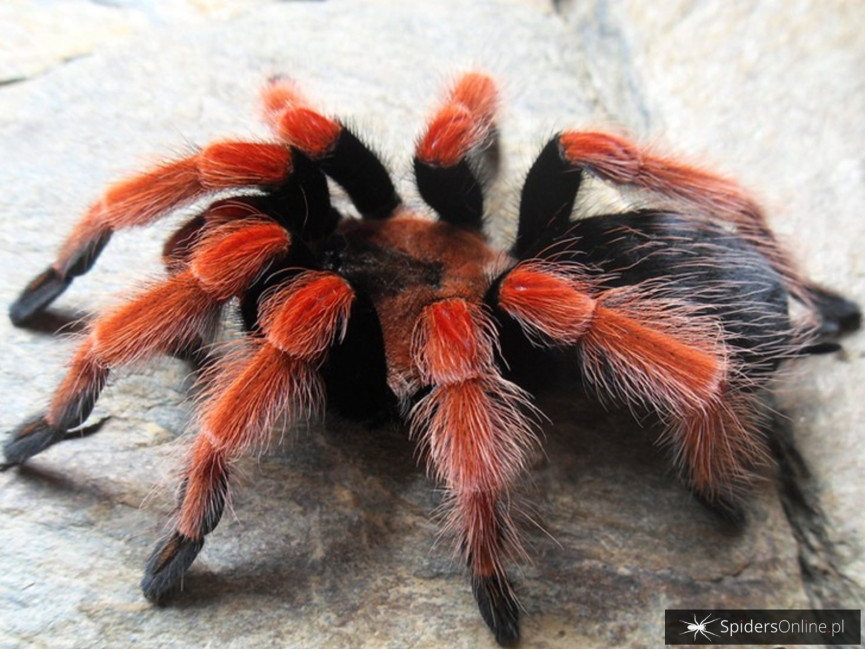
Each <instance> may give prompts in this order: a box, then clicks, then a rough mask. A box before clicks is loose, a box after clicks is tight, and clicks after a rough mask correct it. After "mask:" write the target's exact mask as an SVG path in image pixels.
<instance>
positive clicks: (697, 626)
mask: <svg viewBox="0 0 865 649" xmlns="http://www.w3.org/2000/svg"><path fill="white" fill-rule="evenodd" d="M711 615H712V614H711V613H710V614H709V615H707V616H706V617H704V618H703V619H702V620H701V621H699V622H697V614H696V613H694V621H693V622H686V621H685V620H679V622H681V623H682V624H685V625H686V626H687V627H688V630H687V631H682V633H680V634H679V635H683V634H685V633H693V634H694V640H696V639H697V634H698V633H702V634H703V637H704V638H706V640H709V641H710V642H711V640H712V639H711V638H710V637H709V636H710V635H713V636H715V637H720V636H719V635H718V634H717V633H712V632H711V631H709V630H708V629H707V628H706V626H707V625H709V624H711V623H712V622H717V621H718V620H719V619H721V618H717V617H716V618H715V619H714V620H710V619H709V618H710V617H711Z"/></svg>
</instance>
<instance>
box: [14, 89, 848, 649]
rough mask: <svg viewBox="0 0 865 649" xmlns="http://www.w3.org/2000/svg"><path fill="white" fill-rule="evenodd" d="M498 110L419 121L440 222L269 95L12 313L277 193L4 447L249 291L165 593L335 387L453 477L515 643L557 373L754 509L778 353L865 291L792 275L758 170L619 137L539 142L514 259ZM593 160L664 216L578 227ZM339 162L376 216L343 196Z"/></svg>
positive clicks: (213, 322)
mask: <svg viewBox="0 0 865 649" xmlns="http://www.w3.org/2000/svg"><path fill="white" fill-rule="evenodd" d="M497 101H498V99H497V91H496V88H495V85H494V84H493V82H492V81H491V80H490V79H489V78H488V77H486V76H484V75H482V74H478V73H470V74H466V75H464V76H462V77H461V78H460V79H459V80H458V81H457V82H456V83H455V84H454V85H453V87H452V88H451V89H450V91H449V93H448V95H447V97H446V100H445V101H444V102H443V104H442V106H441V108H440V109H439V110H438V112H436V114H435V115H434V117H433V118H432V120H431V121H430V123H429V124H428V126H427V128H426V131H425V133H424V134H423V136H422V137H421V138H420V141H419V143H418V145H417V149H416V152H415V158H414V171H415V178H416V181H417V186H418V189H419V190H420V194H421V195H422V197H423V198H424V199H425V200H426V202H427V203H429V205H430V206H432V208H433V209H434V210H435V211H436V212H437V213H438V220H430V219H428V218H424V217H422V216H421V215H420V214H419V213H417V212H415V211H413V210H412V209H411V208H409V207H407V206H405V205H404V204H403V202H402V201H401V199H400V197H399V196H398V195H397V192H396V190H395V188H394V185H393V183H392V182H391V180H390V178H389V175H388V172H387V171H386V170H385V168H384V166H383V165H382V164H381V162H380V161H379V160H378V158H377V157H376V156H375V154H373V153H372V152H371V151H370V150H369V149H368V148H367V147H366V146H365V145H364V144H362V143H361V142H360V140H358V138H357V137H356V136H355V135H354V134H352V133H351V131H349V129H348V128H346V127H345V125H343V124H342V123H341V122H339V121H337V120H335V119H333V118H330V117H327V116H325V115H323V114H321V113H320V112H317V111H316V110H314V109H313V108H311V107H310V106H309V104H308V103H307V102H306V101H304V99H303V98H302V97H301V95H300V94H299V92H298V91H297V90H296V88H295V87H294V85H293V84H292V83H291V82H289V81H287V80H285V79H274V80H272V81H271V82H270V83H269V84H268V86H267V87H266V89H265V91H264V108H265V111H264V112H265V116H266V118H267V120H268V122H269V124H270V125H271V126H272V128H273V131H274V133H275V136H276V137H275V139H274V140H273V141H271V142H239V141H226V142H217V143H215V144H211V145H209V146H207V147H205V148H204V149H202V150H201V151H200V152H199V153H197V154H196V155H193V156H191V157H188V158H184V159H181V160H177V161H174V162H170V163H167V164H163V165H162V166H159V167H157V168H155V169H153V170H151V171H149V172H146V173H143V174H141V175H139V176H135V177H132V178H130V179H128V180H125V181H122V182H120V183H118V184H116V185H113V186H111V187H110V188H109V189H108V190H107V191H106V192H105V193H104V194H103V196H102V197H101V198H100V200H98V201H97V202H96V203H95V204H94V205H93V206H92V207H91V208H90V210H89V211H88V212H87V213H86V214H85V215H84V217H83V218H82V219H81V221H80V222H79V223H78V225H77V226H76V228H75V229H74V231H73V232H72V234H71V235H70V236H69V238H68V239H67V240H66V242H65V244H64V245H63V247H62V249H61V251H60V254H59V256H58V258H57V260H56V261H55V263H54V264H53V265H52V266H50V267H49V268H48V269H47V270H46V271H45V272H43V273H42V274H41V275H39V276H38V277H37V278H36V279H34V280H33V282H31V283H30V285H29V286H28V287H27V288H26V289H25V290H24V292H23V293H22V295H21V296H20V297H19V299H18V300H17V301H16V302H15V304H13V305H12V307H11V309H10V315H11V318H12V320H13V321H14V322H15V323H16V324H20V323H24V322H26V321H27V320H29V319H30V318H32V317H33V316H34V315H35V314H37V313H39V312H40V311H42V310H43V309H44V308H45V307H47V306H48V305H49V304H50V303H51V302H52V301H53V300H54V299H55V298H57V297H58V296H59V295H60V294H61V293H62V292H63V291H64V290H65V289H66V288H67V287H68V286H69V284H70V283H71V282H72V280H73V278H74V277H76V276H78V275H81V274H83V273H85V272H86V271H87V270H88V269H89V268H90V267H91V266H92V265H93V263H94V261H95V259H96V257H97V256H98V254H99V252H100V251H101V250H102V248H103V247H104V246H105V244H106V243H107V242H108V240H109V238H110V236H111V233H112V232H114V231H115V230H117V229H121V228H125V227H130V226H139V225H146V224H149V223H151V222H153V221H155V220H156V219H158V218H159V217H161V216H163V215H165V214H167V213H169V212H171V211H172V210H174V209H175V208H177V207H179V206H182V205H188V204H192V203H195V204H199V203H200V202H201V201H202V200H204V199H207V198H208V197H210V196H213V195H214V194H216V193H220V194H225V192H230V191H231V190H240V189H243V190H247V189H249V188H258V189H259V190H261V192H260V195H256V196H246V195H241V196H237V197H234V198H231V199H224V198H222V199H219V200H215V199H214V200H211V202H210V205H209V206H208V207H207V208H206V209H203V211H202V212H201V213H200V214H199V215H198V216H195V217H194V218H192V219H191V220H190V221H188V222H187V223H185V224H184V225H183V226H182V227H181V228H180V229H179V230H177V232H175V233H174V234H173V235H172V236H171V237H170V238H169V240H168V242H167V243H166V245H165V250H164V260H165V265H166V267H167V269H168V273H167V277H166V278H165V279H164V280H163V281H161V283H158V284H156V285H155V286H153V287H151V288H149V289H147V290H145V291H144V292H142V293H140V294H138V295H137V296H136V297H134V298H132V299H130V300H129V301H128V302H126V303H124V304H121V305H120V306H117V307H115V308H113V309H111V310H109V311H108V312H106V313H103V314H102V315H100V316H99V317H98V318H97V319H96V320H95V321H94V322H93V323H92V325H91V326H90V328H89V333H88V335H87V337H86V338H85V339H84V341H83V342H82V343H81V345H80V347H79V348H78V351H77V352H76V353H75V355H74V358H73V359H72V361H71V368H70V370H69V372H68V374H67V375H66V378H65V379H64V380H63V382H62V383H61V384H60V387H59V388H58V389H57V391H56V393H55V394H54V397H53V399H52V400H51V403H50V405H49V406H48V409H47V410H46V411H45V412H44V413H42V414H40V415H38V416H36V417H34V418H32V419H30V420H28V421H27V422H25V423H23V424H22V425H21V426H19V427H18V428H17V429H16V430H15V431H14V432H13V433H12V434H11V437H10V438H9V440H8V441H7V442H6V444H5V446H4V452H5V456H6V463H7V466H8V465H15V464H20V463H22V462H25V461H26V460H27V459H28V458H30V457H32V456H33V455H35V454H37V453H39V452H41V451H43V450H45V449H46V448H48V447H49V446H51V445H52V444H54V443H56V442H59V441H61V440H63V439H64V438H65V437H66V436H67V433H68V431H69V430H70V429H72V428H75V427H77V426H80V425H81V424H83V423H84V421H85V420H86V419H87V417H88V415H89V414H90V412H91V410H92V408H93V405H94V402H95V401H96V399H97V397H98V395H99V393H100V391H101V390H102V388H103V386H104V385H105V382H106V379H107V377H108V374H109V371H110V370H111V369H112V368H117V367H119V366H122V365H128V364H130V363H134V362H138V361H142V360H146V359H148V358H151V357H153V356H155V355H158V354H163V353H178V352H189V351H190V350H196V349H200V348H201V346H202V345H204V344H207V343H209V342H210V341H212V340H213V338H214V335H215V332H216V330H217V328H218V326H219V323H220V321H221V318H222V316H223V314H224V313H225V312H226V311H227V310H228V305H229V304H235V303H236V304H238V305H239V310H240V313H241V315H242V319H243V322H244V324H245V330H246V334H245V351H244V353H242V354H240V355H238V354H230V355H227V356H226V357H225V358H224V359H222V360H218V361H215V362H214V365H213V366H212V368H211V369H210V370H209V371H208V373H207V376H208V388H207V390H206V396H205V398H204V400H203V404H202V406H201V410H200V413H199V417H198V420H197V421H198V426H199V429H200V430H199V432H198V434H197V436H196V437H195V438H194V440H193V442H192V443H191V446H190V448H189V452H188V457H187V460H186V464H185V473H184V477H183V480H182V483H181V486H180V489H179V498H178V504H177V509H176V514H175V516H174V518H173V519H172V522H171V528H170V530H171V531H170V532H169V533H168V534H167V535H166V536H165V537H164V538H163V539H162V540H161V541H160V542H159V544H158V545H157V546H156V548H155V550H154V551H153V554H152V556H151V557H150V560H149V561H148V562H147V566H146V568H145V575H144V579H143V581H142V588H143V590H144V594H145V595H146V596H147V598H148V599H150V600H152V601H154V602H156V601H159V600H161V599H162V598H163V597H164V595H165V594H166V593H167V592H168V591H170V590H171V589H172V588H174V587H176V586H178V585H179V584H180V583H181V580H182V577H183V574H184V572H185V571H186V570H187V569H188V568H189V566H190V564H191V563H192V562H193V560H194V559H195V557H196V555H197V554H198V553H199V551H200V550H201V548H202V546H203V544H204V538H205V536H206V535H207V534H208V533H210V532H211V531H212V530H213V528H214V527H215V526H216V525H217V524H218V522H219V519H220V517H221V516H222V513H223V508H224V505H225V502H226V497H227V492H228V488H229V480H230V475H231V471H232V463H233V461H234V460H235V459H236V458H237V456H238V455H239V454H240V453H241V452H243V451H245V450H249V449H251V448H261V447H263V446H264V445H265V444H266V443H267V441H268V438H269V435H270V431H271V428H272V427H273V424H274V422H275V421H276V419H277V418H278V417H280V416H282V415H283V414H286V413H287V415H288V417H289V419H290V420H293V421H295V422H298V421H304V420H307V419H309V418H310V417H312V416H313V415H314V414H315V413H316V412H319V411H320V410H321V409H322V408H323V407H324V405H325V403H327V404H328V405H329V406H332V407H335V408H338V409H340V410H342V411H344V412H347V413H350V414H352V415H356V416H358V417H371V416H379V415H380V414H381V413H383V412H385V413H386V412H391V413H395V414H397V415H398V416H400V417H402V418H403V419H404V420H405V421H406V422H407V423H408V427H409V430H410V435H411V436H412V437H413V439H414V440H416V442H417V444H418V447H419V448H420V449H421V450H422V452H423V454H424V457H425V458H426V461H427V462H428V465H429V468H430V472H431V474H432V475H433V476H434V477H435V479H436V480H437V481H439V482H440V483H441V484H442V485H443V486H444V488H445V505H446V508H447V512H448V513H447V517H446V527H447V529H448V531H449V532H451V533H452V534H453V536H454V537H455V540H456V546H457V548H458V550H459V551H460V552H461V553H462V556H463V559H464V561H465V562H466V564H467V566H468V570H469V573H470V576H471V584H472V589H473V591H474V595H475V598H476V599H477V603H478V606H479V608H480V612H481V615H482V616H483V619H484V620H485V621H486V623H487V624H488V625H489V627H490V628H491V629H492V631H493V633H494V634H495V637H496V640H497V641H498V642H499V643H500V644H503V645H505V644H510V643H513V642H515V641H516V640H517V639H518V637H519V624H518V617H519V612H518V611H519V609H518V604H517V600H516V597H515V595H514V590H513V587H512V584H511V582H510V580H509V578H508V575H507V567H508V563H509V562H510V561H512V560H514V559H519V557H520V554H521V551H520V544H519V539H518V533H517V528H516V526H515V524H514V522H513V516H512V512H511V504H510V503H511V498H510V491H511V490H512V488H513V487H514V485H515V483H516V482H517V480H518V478H519V477H520V476H521V474H522V473H523V472H524V471H525V469H526V464H527V460H528V458H529V456H530V451H531V449H532V447H533V446H534V445H536V444H537V443H538V438H537V436H536V429H535V422H536V415H537V411H536V410H535V408H534V407H533V405H532V396H531V394H530V393H529V392H528V391H527V390H528V389H536V388H538V387H539V386H541V385H542V384H543V383H544V381H543V379H544V375H545V374H547V373H548V370H549V368H550V367H552V365H553V364H557V363H565V364H567V365H569V366H570V367H571V368H574V369H575V370H576V371H577V373H578V374H579V376H580V378H581V381H582V384H583V385H584V386H585V388H586V389H587V390H588V391H589V392H590V393H593V394H594V395H596V396H597V397H598V398H599V399H601V400H603V401H608V402H611V403H617V404H621V405H624V406H626V407H628V408H630V409H631V410H633V411H634V412H635V414H638V415H640V416H642V415H643V414H645V413H651V414H654V415H655V416H657V417H658V418H659V419H660V421H661V423H662V425H663V427H664V430H665V433H664V434H665V439H666V441H667V442H668V443H669V445H670V447H671V448H672V449H673V455H674V457H675V462H676V464H677V466H678V467H679V469H680V471H681V474H682V477H683V479H684V480H685V481H686V482H687V484H688V485H689V487H690V488H691V489H692V490H693V491H694V493H696V494H697V495H698V496H699V497H701V498H702V499H703V500H705V501H707V502H709V503H713V504H714V505H716V506H717V507H719V508H722V509H727V510H728V511H735V510H736V508H737V507H738V503H739V502H740V498H741V491H742V490H741V487H742V486H743V485H744V484H745V483H746V482H747V480H748V477H749V471H750V469H751V468H752V466H753V465H754V464H755V463H756V462H758V461H759V460H761V459H762V458H763V457H764V455H765V449H764V440H763V435H762V433H761V432H760V431H761V428H760V423H761V422H760V412H761V396H763V395H764V394H765V393H766V392H767V390H768V384H769V382H770V380H771V379H772V377H773V375H774V374H775V370H776V369H777V368H778V366H779V364H780V363H781V362H783V361H785V360H787V359H790V358H792V357H795V356H797V355H802V354H804V353H814V352H821V351H822V352H825V351H831V350H833V349H837V345H836V344H835V343H832V342H827V341H826V339H827V337H828V338H831V337H833V336H834V335H835V334H838V333H839V332H840V331H842V330H844V329H850V328H855V327H857V326H858V323H859V311H858V309H857V307H856V306H855V305H854V304H852V303H850V302H848V301H847V300H845V299H843V298H841V297H840V296H837V295H835V294H833V293H831V292H829V291H826V290H824V289H821V288H818V287H816V286H814V285H813V284H811V283H809V282H808V281H806V280H804V279H803V278H802V277H801V276H800V275H799V274H798V273H797V271H796V269H795V267H794V265H793V263H792V262H791V261H790V259H789V257H788V256H787V254H786V253H785V252H784V251H783V250H782V249H781V247H780V246H779V245H778V243H777V242H776V240H775V238H774V236H773V235H772V233H771V232H770V230H769V228H768V227H767V225H766V221H765V218H764V214H763V212H762V210H761V208H760V207H759V206H758V205H757V204H756V203H755V202H754V201H753V200H752V199H751V198H750V197H749V196H748V195H747V194H746V193H745V191H744V190H743V189H742V188H741V187H739V185H737V184H736V183H735V182H733V181H730V180H726V179H723V178H721V177H719V176H716V175H713V174H710V173H706V172H704V171H701V170H698V169H696V168H694V167H691V166H688V165H685V164H682V163H680V162H678V161H677V160H676V159H675V158H663V157H659V156H656V155H653V154H651V153H649V152H648V151H645V150H642V149H640V148H638V147H637V146H635V145H634V144H632V143H631V142H629V141H627V140H625V139H623V138H621V137H618V136H614V135H610V134H605V133H595V132H592V133H585V132H565V133H561V134H559V135H556V136H555V137H554V138H553V139H552V140H551V141H550V142H549V143H548V144H547V145H546V146H545V147H544V149H543V150H542V151H541V153H540V155H539V157H538V158H537V160H536V162H535V163H534V165H533V166H532V167H531V169H530V171H529V172H528V177H527V178H526V181H525V184H524V186H523V189H522V196H521V202H520V210H519V224H518V230H517V236H516V241H515V242H514V244H513V246H512V248H511V249H510V250H509V251H501V250H496V249H494V248H492V247H491V246H490V245H489V244H488V243H487V241H486V240H485V237H484V233H483V229H482V225H483V217H484V193H483V190H484V188H485V186H487V185H488V184H489V182H490V181H491V180H492V178H493V177H494V176H495V171H496V161H497V155H498V148H497V137H498V136H497V128H496V124H495V112H496V104H497ZM588 175H591V176H594V177H596V178H599V179H601V180H602V181H606V182H608V183H611V184H613V185H616V186H618V187H619V188H623V189H630V190H637V191H639V192H642V194H643V196H644V198H645V199H646V205H652V204H655V205H656V206H658V207H654V208H653V207H647V208H644V209H638V210H632V211H627V212H624V213H615V214H605V215H600V216H593V217H583V218H574V215H573V212H574V211H575V210H574V206H575V201H576V199H577V196H578V193H579V191H580V188H581V186H582V185H583V183H584V180H585V179H586V177H587V176H588ZM327 178H330V179H332V180H333V181H335V182H336V183H338V184H339V185H341V186H342V188H343V189H344V190H345V191H346V193H347V194H348V196H349V197H350V199H351V201H352V203H353V204H354V207H355V208H356V210H357V212H358V213H359V218H347V217H346V216H345V215H343V214H341V213H340V212H338V211H337V210H336V209H334V208H333V207H332V205H331V200H330V196H329V193H328V185H327ZM244 193H248V192H244ZM653 200H654V203H653ZM235 299H236V302H235V301H234V300H235ZM794 302H795V303H798V304H799V308H798V310H799V311H801V312H803V313H804V317H803V318H793V317H792V316H791V315H790V310H791V305H792V304H793V303H794ZM802 307H804V308H802Z"/></svg>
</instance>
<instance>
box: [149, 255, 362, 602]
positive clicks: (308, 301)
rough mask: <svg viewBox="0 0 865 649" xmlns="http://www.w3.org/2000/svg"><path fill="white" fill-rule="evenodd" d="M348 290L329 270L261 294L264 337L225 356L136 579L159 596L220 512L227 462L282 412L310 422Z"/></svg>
mask: <svg viewBox="0 0 865 649" xmlns="http://www.w3.org/2000/svg"><path fill="white" fill-rule="evenodd" d="M353 299H354V292H353V291H352V289H351V287H350V286H349V285H348V283H347V282H346V281H345V280H343V279H342V278H341V277H339V276H338V275H336V274H333V273H325V272H316V271H310V272H306V273H303V274H301V275H299V276H297V277H296V278H294V279H293V280H292V281H290V282H289V283H288V285H287V286H284V287H282V288H280V289H278V290H276V291H274V292H273V293H272V294H271V295H270V297H268V298H267V299H266V300H265V304H264V305H263V312H262V330H263V333H264V335H263V336H262V337H259V338H256V339H254V340H253V342H252V343H251V348H252V349H251V351H250V353H249V354H248V355H247V356H245V357H243V358H241V359H236V358H234V359H232V358H229V359H228V360H227V361H226V365H227V366H223V367H221V368H220V372H218V373H215V374H214V376H216V377H217V383H216V384H215V385H214V386H213V388H212V390H211V396H210V397H209V398H208V399H207V401H206V402H205V403H204V405H203V410H202V413H201V418H200V422H201V423H200V432H199V433H198V435H197V436H196V438H195V441H194V442H193V445H192V448H191V450H190V453H189V458H188V461H187V466H186V470H185V476H184V479H183V482H182V485H181V489H180V495H179V502H178V508H177V512H176V516H175V518H174V520H173V525H172V529H171V531H170V532H169V534H168V535H166V537H165V538H164V539H163V540H162V541H161V542H160V543H159V544H158V545H157V546H156V548H155V549H154V551H153V554H152V555H151V557H150V559H149V561H148V562H147V566H146V568H145V574H144V578H143V580H142V582H141V587H142V590H143V591H144V594H145V596H146V597H147V598H148V599H149V600H151V601H153V602H158V601H160V600H161V599H162V597H163V596H164V595H165V594H166V593H167V592H168V591H169V590H171V589H172V588H173V587H175V586H176V585H178V584H179V583H180V581H181V578H182V576H183V573H184V571H185V570H186V569H187V568H188V567H189V565H190V564H191V563H192V561H193V560H194V559H195V556H196V555H197V554H198V552H199V551H200V550H201V548H202V546H203V545H204V537H205V535H207V534H208V533H210V532H211V531H212V530H213V528H214V527H215V526H216V524H217V523H218V522H219V519H220V517H221V515H222V510H223V508H224V505H225V499H226V495H227V490H228V479H229V467H230V464H231V461H232V460H233V459H234V458H235V457H236V456H237V455H238V453H240V452H242V451H244V450H247V449H250V448H263V446H264V445H266V443H267V440H268V437H269V433H270V429H271V428H272V426H273V424H274V423H275V421H276V420H277V418H278V417H279V416H280V415H281V414H283V413H288V417H289V418H290V419H291V420H292V421H295V422H297V421H304V420H308V419H309V418H310V417H311V416H312V414H313V413H314V412H316V411H318V410H319V409H320V408H321V407H322V405H323V401H324V386H323V381H322V379H321V376H320V374H319V367H320V366H321V364H322V362H323V360H324V357H325V355H326V353H327V350H328V349H329V348H330V346H331V345H332V344H333V343H334V342H335V341H336V340H337V339H339V338H340V337H341V336H343V335H344V333H345V330H346V326H347V322H348V317H349V313H350V309H351V305H352V302H353Z"/></svg>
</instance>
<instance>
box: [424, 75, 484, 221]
mask: <svg viewBox="0 0 865 649" xmlns="http://www.w3.org/2000/svg"><path fill="white" fill-rule="evenodd" d="M497 101H498V96H497V92H496V87H495V83H494V82H493V80H492V79H490V78H489V77H488V76H486V75H483V74H479V73H476V72H473V73H469V74H465V75H463V76H462V77H461V78H460V79H459V80H458V81H457V82H456V84H454V86H453V87H452V88H451V89H450V92H449V93H448V95H447V98H446V100H445V103H444V105H443V106H442V107H441V108H439V110H438V111H437V112H436V114H435V115H434V116H433V118H432V119H431V120H430V122H429V124H428V125H427V129H426V133H425V134H424V136H423V137H422V138H421V140H420V141H419V142H418V145H417V148H416V150H415V158H414V172H415V179H416V181H417V186H418V190H419V191H420V194H421V196H422V197H423V199H424V200H425V201H426V202H427V203H428V204H429V205H430V206H431V207H432V208H433V209H435V210H436V212H438V214H439V217H440V218H441V219H442V220H443V221H446V222H448V223H453V224H454V225H461V226H465V227H469V228H474V229H480V227H481V221H482V218H483V211H484V197H483V187H484V186H486V185H488V184H489V183H490V182H491V181H492V179H493V178H494V177H495V173H496V171H497V168H498V155H499V148H498V131H497V129H496V126H495V121H494V120H495V112H496V104H497Z"/></svg>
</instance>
